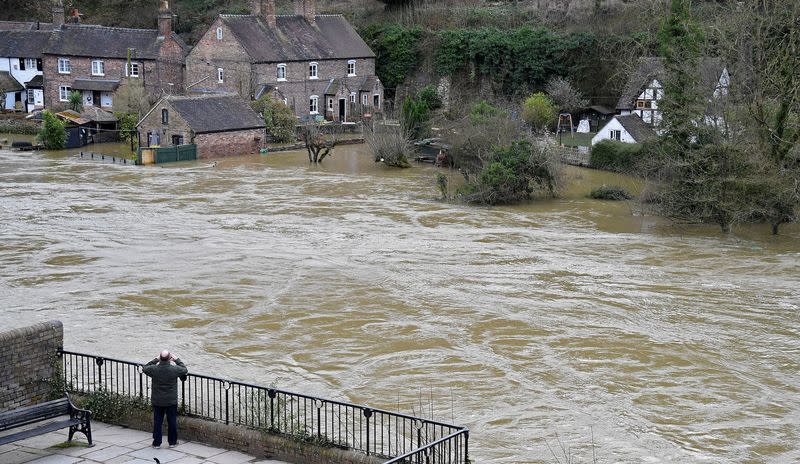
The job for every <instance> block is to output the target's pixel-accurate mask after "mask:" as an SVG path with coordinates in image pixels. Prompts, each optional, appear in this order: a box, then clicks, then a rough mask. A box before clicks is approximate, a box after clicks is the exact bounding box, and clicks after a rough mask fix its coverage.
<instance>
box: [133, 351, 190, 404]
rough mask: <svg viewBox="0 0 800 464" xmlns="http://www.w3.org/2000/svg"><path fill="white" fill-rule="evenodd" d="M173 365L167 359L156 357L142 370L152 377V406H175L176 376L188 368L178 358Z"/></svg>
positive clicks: (182, 373) (176, 400) (187, 370)
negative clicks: (161, 359)
mask: <svg viewBox="0 0 800 464" xmlns="http://www.w3.org/2000/svg"><path fill="white" fill-rule="evenodd" d="M175 364H176V365H175V366H173V365H172V364H170V362H169V361H160V360H159V359H158V358H156V359H154V360H152V361H150V362H149V363H147V364H146V365H145V366H144V368H143V372H144V374H145V375H146V376H148V377H150V378H152V379H153V382H152V383H153V387H152V389H151V395H150V400H151V401H152V402H153V406H160V407H165V406H176V405H177V404H178V377H180V376H182V375H186V373H187V372H189V369H187V368H186V366H185V365H184V364H183V362H182V361H181V360H180V359H176V360H175Z"/></svg>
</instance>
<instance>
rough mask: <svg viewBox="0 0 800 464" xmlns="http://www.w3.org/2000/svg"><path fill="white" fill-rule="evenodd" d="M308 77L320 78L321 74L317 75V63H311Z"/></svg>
mask: <svg viewBox="0 0 800 464" xmlns="http://www.w3.org/2000/svg"><path fill="white" fill-rule="evenodd" d="M308 78H309V79H319V76H318V75H317V63H311V64H309V65H308Z"/></svg>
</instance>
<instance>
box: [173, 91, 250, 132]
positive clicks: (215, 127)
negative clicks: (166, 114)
mask: <svg viewBox="0 0 800 464" xmlns="http://www.w3.org/2000/svg"><path fill="white" fill-rule="evenodd" d="M165 100H166V101H167V102H169V104H170V105H171V106H172V108H174V109H175V111H177V112H178V114H180V115H181V117H182V118H183V119H184V120H185V121H186V123H187V124H189V127H191V128H192V130H193V131H194V132H195V133H196V134H203V133H209V132H228V131H235V130H243V129H260V128H263V127H265V126H264V120H263V119H262V118H261V117H259V116H258V115H257V114H256V113H255V112H254V111H253V110H252V108H250V105H248V104H247V103H246V102H245V101H244V100H242V99H241V98H240V97H239V96H238V95H218V96H200V97H175V96H173V97H165Z"/></svg>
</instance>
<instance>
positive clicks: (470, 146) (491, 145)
mask: <svg viewBox="0 0 800 464" xmlns="http://www.w3.org/2000/svg"><path fill="white" fill-rule="evenodd" d="M487 107H491V105H488V103H486V102H481V103H479V104H477V105H475V106H474V107H473V111H471V114H470V115H469V116H467V117H465V118H463V119H461V120H459V121H457V122H456V123H454V124H453V125H452V126H451V127H449V128H447V130H446V135H445V136H446V138H447V141H448V142H450V143H451V144H452V148H451V151H450V158H451V163H452V166H453V167H455V168H456V169H458V170H459V171H460V172H461V174H462V175H463V176H464V179H465V184H464V186H463V187H461V188H460V189H459V191H458V193H459V195H460V196H461V198H462V199H463V200H464V201H467V202H469V203H477V204H487V205H498V204H509V203H518V202H521V201H527V200H532V199H535V198H540V197H554V196H557V195H558V192H559V191H560V188H561V185H562V177H563V176H562V165H561V163H560V160H559V155H558V151H557V149H556V147H555V142H554V140H553V139H552V137H547V136H539V137H533V136H531V135H530V133H529V132H528V131H527V130H526V129H525V128H524V127H523V126H522V124H521V121H518V120H513V119H511V118H509V116H508V113H506V112H505V111H502V110H499V109H497V108H495V107H491V109H489V108H487ZM437 182H438V184H437V185H438V188H439V189H440V191H443V193H444V191H445V190H446V185H445V186H443V185H442V180H441V178H439V179H438V180H437Z"/></svg>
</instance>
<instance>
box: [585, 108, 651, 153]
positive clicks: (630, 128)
mask: <svg viewBox="0 0 800 464" xmlns="http://www.w3.org/2000/svg"><path fill="white" fill-rule="evenodd" d="M654 137H656V133H655V131H654V130H653V129H652V128H651V127H650V126H648V125H647V124H645V122H644V121H642V118H640V117H639V115H637V114H627V115H624V116H623V115H618V116H614V117H613V118H611V120H610V121H608V123H607V124H606V125H605V126H603V128H602V129H600V130H599V131H597V134H596V135H595V136H594V137H592V146H594V145H596V144H597V143H599V142H601V141H603V140H613V141H617V142H623V143H642V142H644V141H646V140H648V139H651V138H654Z"/></svg>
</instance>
